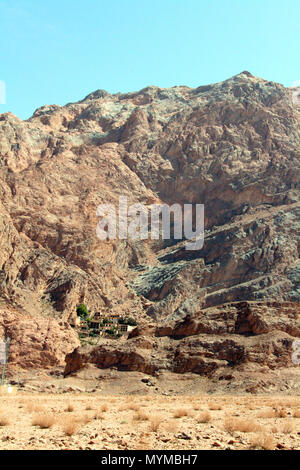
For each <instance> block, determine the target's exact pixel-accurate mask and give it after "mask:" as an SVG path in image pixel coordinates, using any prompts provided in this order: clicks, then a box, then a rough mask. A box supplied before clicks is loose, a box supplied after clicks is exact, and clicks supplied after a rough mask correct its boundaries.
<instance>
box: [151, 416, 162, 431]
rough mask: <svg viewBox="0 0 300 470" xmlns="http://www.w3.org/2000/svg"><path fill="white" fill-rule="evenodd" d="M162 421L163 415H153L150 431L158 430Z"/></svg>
mask: <svg viewBox="0 0 300 470" xmlns="http://www.w3.org/2000/svg"><path fill="white" fill-rule="evenodd" d="M162 421H163V418H162V416H159V415H156V416H152V418H151V419H150V431H153V432H157V431H158V429H159V426H160V425H161V423H162Z"/></svg>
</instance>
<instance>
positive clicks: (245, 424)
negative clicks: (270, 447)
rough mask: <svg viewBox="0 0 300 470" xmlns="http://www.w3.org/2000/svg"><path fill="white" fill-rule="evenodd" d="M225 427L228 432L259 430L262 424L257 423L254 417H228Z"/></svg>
mask: <svg viewBox="0 0 300 470" xmlns="http://www.w3.org/2000/svg"><path fill="white" fill-rule="evenodd" d="M224 429H225V431H227V432H230V433H232V432H234V431H239V432H258V431H261V426H260V425H259V424H257V423H256V422H255V421H254V420H253V419H249V420H247V419H236V418H230V417H229V418H226V419H225V421H224Z"/></svg>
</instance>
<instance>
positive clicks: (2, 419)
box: [0, 415, 10, 427]
mask: <svg viewBox="0 0 300 470" xmlns="http://www.w3.org/2000/svg"><path fill="white" fill-rule="evenodd" d="M9 423H10V420H9V418H8V417H7V416H4V415H0V427H2V426H8V425H9Z"/></svg>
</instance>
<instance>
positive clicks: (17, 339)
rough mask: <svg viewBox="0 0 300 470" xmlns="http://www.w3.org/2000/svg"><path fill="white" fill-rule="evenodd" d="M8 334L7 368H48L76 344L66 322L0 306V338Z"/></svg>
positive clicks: (56, 363) (61, 360)
mask: <svg viewBox="0 0 300 470" xmlns="http://www.w3.org/2000/svg"><path fill="white" fill-rule="evenodd" d="M3 337H9V338H10V339H11V345H10V349H9V367H10V369H11V368H14V367H15V366H21V367H22V368H24V369H31V368H38V367H42V368H46V369H47V368H51V367H54V366H58V365H63V364H64V363H65V356H66V353H67V352H71V351H73V350H74V348H76V347H78V346H79V344H80V343H79V341H78V338H77V335H76V334H75V333H74V332H73V330H72V328H71V327H70V326H69V325H68V323H66V322H63V321H57V320H55V319H54V318H51V317H49V318H47V317H44V316H42V315H37V316H36V317H33V316H30V315H28V314H26V313H24V312H22V311H20V310H15V309H13V308H12V307H11V306H9V305H3V304H2V305H0V338H3Z"/></svg>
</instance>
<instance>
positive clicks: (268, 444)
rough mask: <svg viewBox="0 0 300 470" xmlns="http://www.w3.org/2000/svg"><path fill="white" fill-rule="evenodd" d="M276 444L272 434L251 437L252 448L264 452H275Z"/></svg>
mask: <svg viewBox="0 0 300 470" xmlns="http://www.w3.org/2000/svg"><path fill="white" fill-rule="evenodd" d="M275 445H276V442H275V440H274V438H273V437H272V436H270V434H267V433H260V434H256V435H254V436H252V437H251V439H250V448H251V449H262V450H274V448H275Z"/></svg>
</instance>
